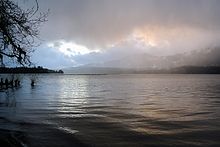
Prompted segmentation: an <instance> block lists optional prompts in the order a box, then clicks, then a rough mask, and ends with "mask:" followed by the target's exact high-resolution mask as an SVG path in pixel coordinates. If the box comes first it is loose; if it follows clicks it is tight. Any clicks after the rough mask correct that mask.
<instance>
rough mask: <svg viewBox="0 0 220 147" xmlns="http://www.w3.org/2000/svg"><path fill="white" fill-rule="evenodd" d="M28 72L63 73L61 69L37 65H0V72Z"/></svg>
mask: <svg viewBox="0 0 220 147" xmlns="http://www.w3.org/2000/svg"><path fill="white" fill-rule="evenodd" d="M30 73H58V74H63V73H64V72H63V71H62V70H51V69H47V68H43V67H41V66H38V67H14V68H8V67H0V74H30Z"/></svg>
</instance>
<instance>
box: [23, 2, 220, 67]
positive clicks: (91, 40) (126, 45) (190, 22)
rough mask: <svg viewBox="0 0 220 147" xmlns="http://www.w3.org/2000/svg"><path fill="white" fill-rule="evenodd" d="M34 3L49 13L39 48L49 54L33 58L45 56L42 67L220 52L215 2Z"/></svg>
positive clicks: (218, 11)
mask: <svg viewBox="0 0 220 147" xmlns="http://www.w3.org/2000/svg"><path fill="white" fill-rule="evenodd" d="M38 1H39V6H40V11H46V10H47V9H50V15H49V17H48V21H47V22H46V23H45V24H44V25H43V26H42V27H41V38H42V39H43V40H45V41H44V42H43V44H44V48H47V49H49V50H47V51H45V50H42V49H40V50H39V51H38V53H37V54H40V56H41V55H43V56H45V58H44V60H45V63H48V64H49V62H50V61H49V59H51V65H52V63H54V64H55V62H56V64H57V65H62V66H67V65H72V66H74V65H82V64H90V63H94V62H105V61H107V60H113V59H116V58H123V57H125V56H129V55H130V54H134V53H135V54H136V53H137V54H141V53H142V54H145V53H147V54H152V55H157V56H164V55H171V54H177V53H184V52H190V51H191V50H197V49H204V48H210V47H216V46H220V43H219V40H220V9H219V6H220V1H219V0H184V1H183V0H117V1H116V0H62V1H60V0H47V1H45V0H38ZM29 2H30V3H31V1H26V3H29ZM48 44H51V45H49V46H48ZM41 52H47V53H45V54H44V53H41ZM50 53H51V54H50ZM46 55H47V56H48V57H46ZM51 55H54V57H57V58H58V59H59V60H58V61H59V62H58V61H53V59H54V58H52V57H49V56H51ZM40 56H39V57H38V58H40ZM42 63H43V62H42ZM48 66H49V65H48Z"/></svg>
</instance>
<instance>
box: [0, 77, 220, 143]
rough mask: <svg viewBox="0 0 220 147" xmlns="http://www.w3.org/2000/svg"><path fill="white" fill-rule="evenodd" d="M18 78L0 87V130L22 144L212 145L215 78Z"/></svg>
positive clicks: (219, 92)
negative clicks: (33, 82) (18, 134)
mask: <svg viewBox="0 0 220 147" xmlns="http://www.w3.org/2000/svg"><path fill="white" fill-rule="evenodd" d="M20 78H22V87H20V88H18V89H14V90H12V89H10V90H7V91H4V92H0V104H1V105H0V129H2V130H11V131H15V132H22V134H25V135H24V136H23V137H22V140H23V144H26V145H27V146H74V145H75V146H103V147H105V146H220V75H160V74H158V75H141V74H140V75H139V74H137V75H53V74H51V75H50V74H49V75H47V74H45V75H44V74H42V75H37V76H36V81H37V82H36V85H35V86H34V87H31V86H30V77H29V76H27V75H26V76H20ZM18 138H19V137H18Z"/></svg>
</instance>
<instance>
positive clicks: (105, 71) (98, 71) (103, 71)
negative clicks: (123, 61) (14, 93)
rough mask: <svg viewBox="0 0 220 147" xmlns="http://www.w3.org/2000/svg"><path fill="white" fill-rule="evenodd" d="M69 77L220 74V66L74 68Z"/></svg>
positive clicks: (69, 71)
mask: <svg viewBox="0 0 220 147" xmlns="http://www.w3.org/2000/svg"><path fill="white" fill-rule="evenodd" d="M64 73H65V74H67V75H109V74H220V66H181V67H175V68H169V69H132V68H129V69H128V68H113V67H86V66H82V67H73V68H69V69H64Z"/></svg>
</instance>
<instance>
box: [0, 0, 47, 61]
mask: <svg viewBox="0 0 220 147" xmlns="http://www.w3.org/2000/svg"><path fill="white" fill-rule="evenodd" d="M38 10H39V6H38V2H37V0H36V6H35V7H32V8H30V9H26V10H24V9H22V8H21V7H19V6H18V4H16V3H15V2H13V1H12V0H0V59H3V57H4V56H7V57H9V58H11V59H16V61H17V62H18V63H19V64H21V65H30V64H31V61H30V53H31V52H33V51H34V47H36V42H35V40H36V39H37V38H38V35H39V26H40V24H41V23H42V22H45V21H47V16H48V12H47V13H39V14H38V16H35V15H36V14H37V12H38Z"/></svg>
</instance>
